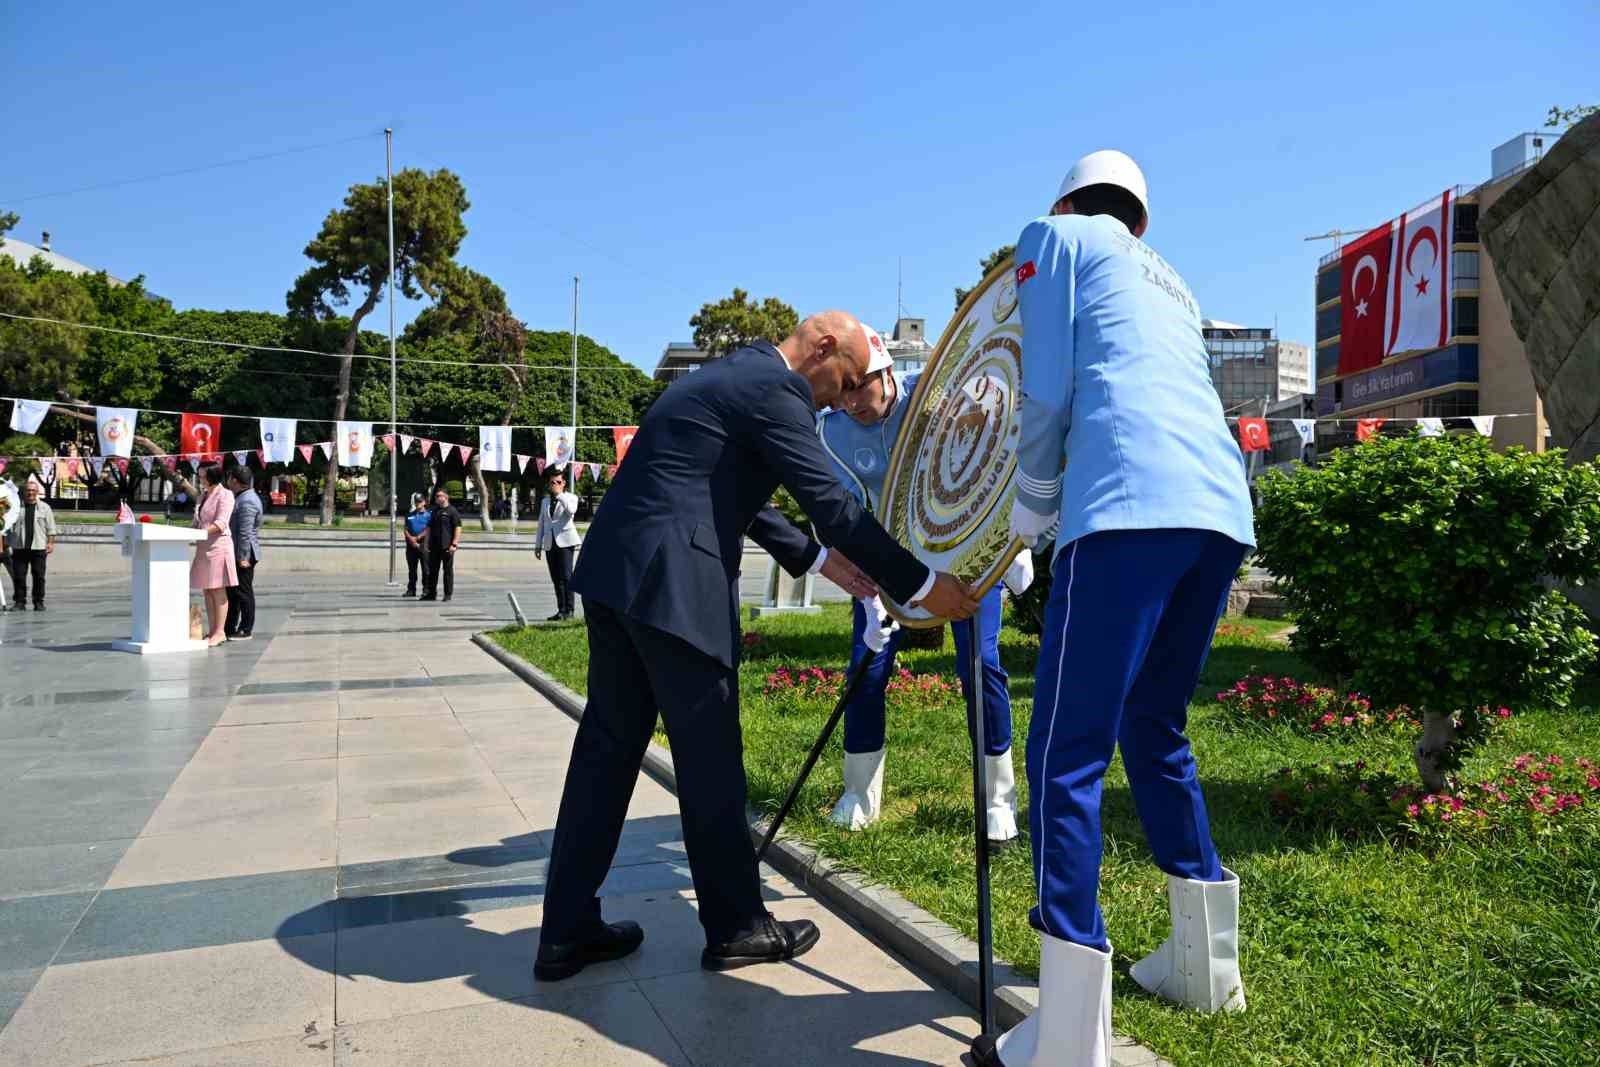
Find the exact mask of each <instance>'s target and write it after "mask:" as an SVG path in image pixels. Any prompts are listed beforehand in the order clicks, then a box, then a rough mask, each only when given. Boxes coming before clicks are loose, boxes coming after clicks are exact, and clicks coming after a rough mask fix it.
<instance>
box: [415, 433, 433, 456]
mask: <svg viewBox="0 0 1600 1067" xmlns="http://www.w3.org/2000/svg"><path fill="white" fill-rule="evenodd" d="M434 444H435V442H433V441H430V440H428V438H426V437H419V438H417V447H418V448H420V449H422V454H423V455H424V456H426V455H427V454H428V453H429V452H432V451H433V446H434Z"/></svg>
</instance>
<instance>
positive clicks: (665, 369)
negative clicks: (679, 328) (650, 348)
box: [651, 341, 711, 383]
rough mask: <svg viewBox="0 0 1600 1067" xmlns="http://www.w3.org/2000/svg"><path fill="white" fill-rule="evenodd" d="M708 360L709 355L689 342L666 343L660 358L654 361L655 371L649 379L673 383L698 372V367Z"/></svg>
mask: <svg viewBox="0 0 1600 1067" xmlns="http://www.w3.org/2000/svg"><path fill="white" fill-rule="evenodd" d="M710 358H711V353H709V352H707V351H706V350H705V349H703V348H696V347H695V346H694V345H693V344H692V343H691V342H689V341H668V342H667V347H666V348H664V349H662V350H661V358H660V359H659V360H657V361H656V369H655V371H654V373H652V374H651V377H652V378H654V379H655V380H656V381H658V382H668V383H671V382H675V381H677V380H678V379H679V378H681V377H683V376H684V375H685V374H688V373H689V372H690V371H694V370H699V369H700V365H701V364H702V363H704V362H705V361H706V360H708V359H710Z"/></svg>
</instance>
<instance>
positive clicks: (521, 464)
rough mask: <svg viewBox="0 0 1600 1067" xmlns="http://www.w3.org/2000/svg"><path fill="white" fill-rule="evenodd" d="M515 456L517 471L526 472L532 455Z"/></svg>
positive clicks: (519, 472)
mask: <svg viewBox="0 0 1600 1067" xmlns="http://www.w3.org/2000/svg"><path fill="white" fill-rule="evenodd" d="M513 458H515V459H516V461H517V473H518V474H521V473H522V472H524V471H526V470H527V469H528V460H529V459H530V458H531V457H529V456H520V455H519V456H515V457H513Z"/></svg>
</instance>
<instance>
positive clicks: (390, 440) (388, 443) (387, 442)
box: [378, 433, 394, 452]
mask: <svg viewBox="0 0 1600 1067" xmlns="http://www.w3.org/2000/svg"><path fill="white" fill-rule="evenodd" d="M378 440H380V441H382V442H383V443H384V446H385V447H386V448H388V449H389V451H391V452H392V451H394V434H392V433H386V434H384V435H383V436H382V437H380V438H378Z"/></svg>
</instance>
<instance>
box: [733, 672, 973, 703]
mask: <svg viewBox="0 0 1600 1067" xmlns="http://www.w3.org/2000/svg"><path fill="white" fill-rule="evenodd" d="M846 677H847V676H846V674H845V672H844V671H838V670H825V669H823V668H821V667H779V668H778V669H777V670H775V671H773V672H772V673H771V674H768V675H767V678H766V681H765V682H764V683H762V686H761V693H762V695H763V696H769V697H780V698H781V697H786V696H787V697H796V698H799V699H801V700H827V701H829V702H832V701H834V700H837V699H838V697H839V693H840V691H841V690H842V688H843V686H844V683H845V681H846ZM887 692H888V695H889V699H891V700H895V701H897V702H899V703H909V704H912V705H915V706H918V707H929V706H932V705H937V704H943V703H944V702H945V701H946V700H949V699H951V698H952V697H956V696H960V693H961V687H960V683H959V682H957V681H956V680H955V679H952V678H948V677H946V676H945V675H942V674H913V673H912V672H911V671H909V670H907V669H906V668H904V667H901V668H899V669H898V670H896V671H895V672H894V674H892V675H890V677H889V684H888V687H887Z"/></svg>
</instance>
